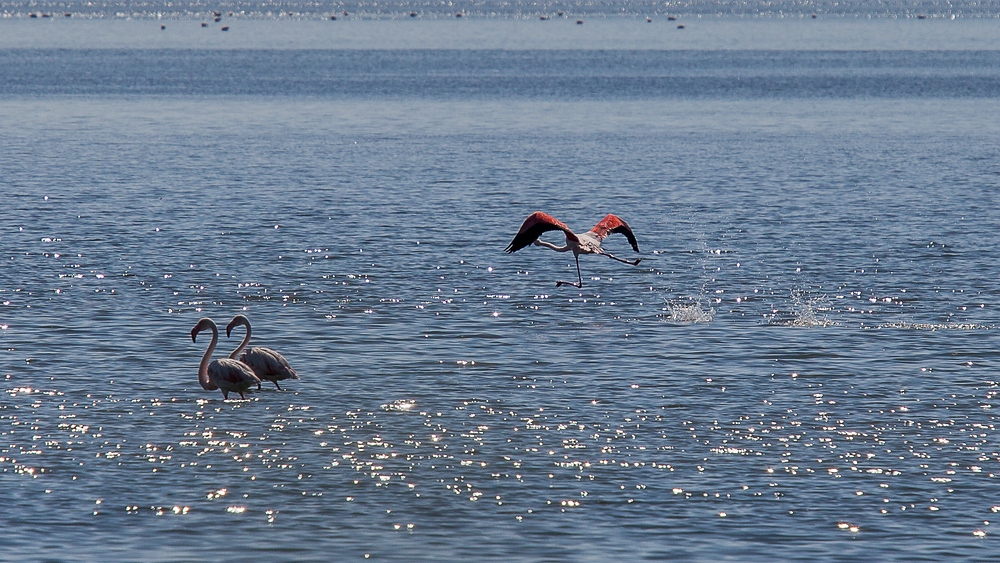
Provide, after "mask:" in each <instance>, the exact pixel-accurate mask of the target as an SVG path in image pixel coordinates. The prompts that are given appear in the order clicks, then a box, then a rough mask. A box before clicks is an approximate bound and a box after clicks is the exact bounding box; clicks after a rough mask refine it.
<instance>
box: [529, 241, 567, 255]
mask: <svg viewBox="0 0 1000 563" xmlns="http://www.w3.org/2000/svg"><path fill="white" fill-rule="evenodd" d="M535 244H537V245H538V246H544V247H545V248H551V249H552V250H555V251H556V252H566V251H568V250H569V249H570V246H569V244H567V245H566V246H556V245H554V244H552V243H551V242H545V241H544V240H540V239H539V240H535Z"/></svg>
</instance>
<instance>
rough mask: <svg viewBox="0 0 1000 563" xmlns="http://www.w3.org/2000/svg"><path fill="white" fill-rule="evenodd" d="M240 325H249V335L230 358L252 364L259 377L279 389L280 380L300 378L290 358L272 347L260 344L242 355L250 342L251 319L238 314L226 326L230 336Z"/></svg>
mask: <svg viewBox="0 0 1000 563" xmlns="http://www.w3.org/2000/svg"><path fill="white" fill-rule="evenodd" d="M240 325H243V326H245V327H247V335H246V336H244V337H243V342H241V343H240V345H239V346H237V347H236V349H235V350H233V353H232V354H229V358H230V359H233V360H235V359H239V361H241V362H243V363H244V364H246V365H248V366H250V369H252V370H253V372H254V373H255V374H256V375H257V377H259V378H261V379H266V380H268V381H272V382H274V386H275V387H277V388H278V391H281V386H280V385H278V382H279V381H281V380H284V379H298V378H299V374H297V373H295V370H294V369H292V366H290V365H288V360H286V359H285V357H284V356H282V355H281V354H279V353H277V352H275V351H274V350H272V349H270V348H261V347H259V346H258V347H256V348H250V349H248V350H247V351H246V352H243V355H240V352H241V351H243V349H244V348H246V347H247V344H249V343H250V333H251V329H250V319H248V318H246V316H244V315H236V316H235V317H233V320H231V321H229V324H228V325H227V326H226V337H227V338H228V337H229V335H230V334H231V333H232V332H233V329H234V328H236V327H238V326H240ZM257 389H260V382H259V381H258V382H257Z"/></svg>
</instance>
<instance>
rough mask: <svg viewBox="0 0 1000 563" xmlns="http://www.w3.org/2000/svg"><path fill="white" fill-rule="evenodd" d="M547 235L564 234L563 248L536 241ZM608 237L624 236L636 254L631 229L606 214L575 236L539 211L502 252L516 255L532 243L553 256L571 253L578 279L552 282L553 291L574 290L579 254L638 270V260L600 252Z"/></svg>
mask: <svg viewBox="0 0 1000 563" xmlns="http://www.w3.org/2000/svg"><path fill="white" fill-rule="evenodd" d="M547 231H562V232H564V233H566V246H556V245H554V244H552V243H551V242H545V241H543V240H540V239H539V238H538V237H540V236H541V235H542V233H545V232H547ZM609 233H621V234H623V235H625V238H627V239H628V242H629V244H631V245H632V250H635V251H636V252H639V243H637V242H636V241H635V235H634V234H632V229H631V228H629V226H628V223H626V222H625V221H622V220H621V219H620V218H618V217H617V216H615V215H611V214H610V213H609V214H608V215H606V216H605V217H604V219H601V222H600V223H598V224H596V225H594V228H593V229H590V230H589V231H587V232H585V233H583V234H580V235H578V234H576V233H574V232H573V231H571V230H570V229H569V227H567V226H566V225H565V224H563V222H562V221H560V220H558V219H556V218H555V217H553V216H551V215H548V214H546V213H542V212H541V211H536V212H534V213H532V214H531V215H528V218H527V219H525V220H524V223H521V228H520V229H518V231H517V234H516V235H514V240H512V241H510V244H508V245H507V248H506V249H505V252H507V253H511V252H517V251H518V250H521V249H522V248H524V247H526V246H528V245H529V244H532V243H534V244H535V246H544V247H546V248H551V249H552V250H555V251H556V252H569V251H570V250H572V251H573V256H574V257H575V258H576V275H577V276H578V277H579V278H580V281H578V282H577V283H573V282H568V281H562V280H559V281H557V282H556V287H559V286H561V285H563V284H566V285H572V286H574V287H583V275H582V274H580V255H581V254H603V255H604V256H607V257H608V258H611V259H613V260H617V261H619V262H624V263H626V264H631V265H633V266H638V265H639V262H641V261H642V258H638V259H636V260H625V259H622V258H618V257H617V256H614V255H612V254H611V253H610V252H607V251H606V250H604V249H603V248H601V241H602V240H604V238H605V237H607V236H608V234H609Z"/></svg>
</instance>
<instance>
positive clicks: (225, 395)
mask: <svg viewBox="0 0 1000 563" xmlns="http://www.w3.org/2000/svg"><path fill="white" fill-rule="evenodd" d="M222 400H223V401H228V400H229V391H226V390H223V391H222Z"/></svg>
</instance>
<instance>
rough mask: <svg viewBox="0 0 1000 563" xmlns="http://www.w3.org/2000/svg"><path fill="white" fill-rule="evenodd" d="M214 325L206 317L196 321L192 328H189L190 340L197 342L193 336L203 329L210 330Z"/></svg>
mask: <svg viewBox="0 0 1000 563" xmlns="http://www.w3.org/2000/svg"><path fill="white" fill-rule="evenodd" d="M214 326H215V322H214V321H212V319H209V318H207V317H206V318H203V319H201V320H200V321H198V324H196V325H194V328H192V329H191V342H197V340H195V337H197V336H198V333H199V332H201V331H203V330H210V329H212V328H213V327H214Z"/></svg>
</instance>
